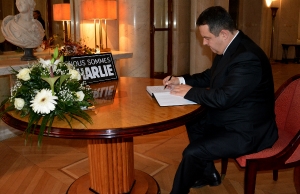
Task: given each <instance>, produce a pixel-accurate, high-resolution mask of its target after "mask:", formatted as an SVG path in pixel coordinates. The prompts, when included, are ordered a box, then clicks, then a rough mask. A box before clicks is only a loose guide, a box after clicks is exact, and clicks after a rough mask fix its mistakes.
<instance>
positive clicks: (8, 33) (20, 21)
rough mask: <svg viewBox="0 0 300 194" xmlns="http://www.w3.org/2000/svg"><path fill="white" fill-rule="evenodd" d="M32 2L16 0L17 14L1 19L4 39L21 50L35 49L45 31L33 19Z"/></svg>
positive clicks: (33, 3)
mask: <svg viewBox="0 0 300 194" xmlns="http://www.w3.org/2000/svg"><path fill="white" fill-rule="evenodd" d="M35 5H36V3H35V1H34V0H16V6H17V8H18V10H19V12H20V13H19V14H17V15H15V16H13V15H9V16H6V17H5V18H4V19H3V22H2V25H1V31H2V33H3V36H4V37H5V39H6V40H7V41H9V42H11V43H12V44H14V45H16V46H19V47H21V48H36V47H38V46H39V45H41V43H42V42H43V37H44V35H45V31H44V29H43V26H42V24H41V23H40V22H39V21H38V20H36V19H34V18H33V10H34V8H35Z"/></svg>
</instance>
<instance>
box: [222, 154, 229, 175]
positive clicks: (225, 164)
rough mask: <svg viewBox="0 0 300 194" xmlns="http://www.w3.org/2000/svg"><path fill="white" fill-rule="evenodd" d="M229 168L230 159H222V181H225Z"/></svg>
mask: <svg viewBox="0 0 300 194" xmlns="http://www.w3.org/2000/svg"><path fill="white" fill-rule="evenodd" d="M227 166H228V158H222V160H221V180H224V178H225V175H226V172H227Z"/></svg>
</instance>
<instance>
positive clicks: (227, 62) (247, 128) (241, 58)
mask: <svg viewBox="0 0 300 194" xmlns="http://www.w3.org/2000/svg"><path fill="white" fill-rule="evenodd" d="M184 78H185V81H186V84H188V85H191V86H193V88H191V89H190V90H189V91H188V93H187V94H186V95H185V96H184V98H186V99H189V100H192V101H195V102H197V103H199V104H201V105H203V106H205V107H206V108H207V117H206V124H208V125H213V126H216V127H221V128H222V127H223V128H225V131H228V132H229V131H230V132H235V134H237V135H234V136H232V138H231V139H230V138H229V139H227V140H226V141H227V142H224V146H226V145H229V144H230V145H231V146H236V147H238V148H239V150H238V151H237V153H236V154H237V155H243V154H246V153H251V152H257V151H260V150H262V149H264V148H267V147H270V146H272V145H273V144H274V142H275V141H276V140H277V138H278V131H277V126H276V122H275V113H274V84H273V76H272V69H271V65H270V62H269V60H268V58H267V56H266V55H265V53H264V52H263V50H262V49H261V48H260V47H259V46H257V45H256V44H255V43H254V42H253V41H252V40H251V39H250V38H249V37H247V36H246V35H245V34H244V33H243V32H241V31H240V32H239V34H238V35H237V36H236V38H235V39H234V40H233V41H232V43H231V44H230V45H229V47H228V48H227V50H226V52H225V54H224V56H220V55H217V56H216V57H215V59H214V61H213V64H212V67H211V68H210V69H207V70H206V71H204V72H202V73H199V74H194V75H192V76H190V75H185V76H184ZM237 137H238V138H237ZM229 141H232V142H235V143H234V144H232V142H231V143H230V142H229ZM227 143H228V144H227Z"/></svg>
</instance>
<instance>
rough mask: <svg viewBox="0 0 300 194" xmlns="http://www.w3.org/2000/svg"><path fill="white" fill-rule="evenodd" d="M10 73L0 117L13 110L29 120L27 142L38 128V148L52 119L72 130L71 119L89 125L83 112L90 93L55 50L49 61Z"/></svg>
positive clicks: (89, 104) (76, 72)
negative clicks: (11, 83)
mask: <svg viewBox="0 0 300 194" xmlns="http://www.w3.org/2000/svg"><path fill="white" fill-rule="evenodd" d="M13 73H14V74H16V77H17V79H16V82H15V84H14V86H13V87H12V88H11V96H10V97H9V98H7V99H6V100H4V101H3V102H2V104H1V107H2V106H5V104H6V108H5V110H4V111H3V112H2V113H1V114H4V113H6V112H8V111H12V110H16V111H17V112H18V113H19V114H20V116H21V117H25V116H28V126H27V128H26V130H25V133H26V140H27V137H28V135H29V134H31V133H34V132H35V129H36V125H37V124H39V125H40V131H39V135H38V145H41V141H42V137H43V134H44V132H45V130H46V129H47V130H48V131H49V130H51V126H52V123H53V121H54V118H55V117H57V118H58V119H61V120H65V121H66V122H67V123H68V124H69V126H70V127H71V128H72V126H71V120H72V119H75V120H77V121H79V122H81V123H83V120H85V121H87V122H89V123H92V120H91V118H90V116H89V115H88V114H87V113H86V112H85V111H84V109H85V108H87V107H90V106H91V105H92V103H93V101H94V99H93V92H92V90H91V88H90V87H89V86H88V85H86V84H85V82H81V75H80V73H79V72H78V71H77V70H76V69H75V67H74V66H73V65H72V64H70V63H64V62H62V57H60V58H59V59H58V49H57V48H56V49H55V50H54V54H53V58H52V59H51V60H43V59H39V60H38V62H37V63H34V64H33V65H31V66H30V67H28V68H23V69H20V70H19V71H16V70H14V69H13ZM83 124H84V123H83ZM26 140H25V142H26Z"/></svg>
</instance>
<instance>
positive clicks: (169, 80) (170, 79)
mask: <svg viewBox="0 0 300 194" xmlns="http://www.w3.org/2000/svg"><path fill="white" fill-rule="evenodd" d="M172 77H173V75H171V76H170V78H169V80H168V81H170V80H171V79H172ZM167 86H168V85H165V88H164V89H166V87H167Z"/></svg>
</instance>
